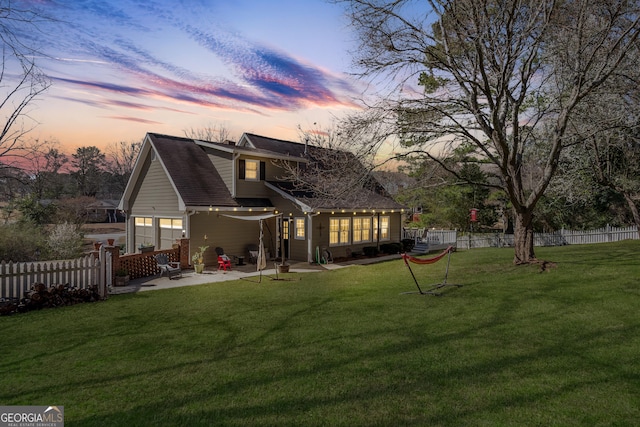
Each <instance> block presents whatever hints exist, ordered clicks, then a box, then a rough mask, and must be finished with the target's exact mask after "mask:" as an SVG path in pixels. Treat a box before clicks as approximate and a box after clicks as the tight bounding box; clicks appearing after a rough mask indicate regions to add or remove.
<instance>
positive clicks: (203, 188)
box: [149, 133, 240, 207]
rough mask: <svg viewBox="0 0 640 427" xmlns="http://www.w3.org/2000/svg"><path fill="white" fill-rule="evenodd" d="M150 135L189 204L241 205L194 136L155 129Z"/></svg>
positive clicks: (186, 202)
mask: <svg viewBox="0 0 640 427" xmlns="http://www.w3.org/2000/svg"><path fill="white" fill-rule="evenodd" d="M149 137H150V138H151V142H152V144H153V146H154V148H155V149H156V152H157V153H158V156H160V159H161V160H162V163H163V164H164V166H165V168H166V169H167V172H168V173H169V175H170V177H171V179H172V181H173V183H174V185H175V186H176V189H177V190H178V193H180V197H182V200H183V201H184V203H185V205H187V206H211V205H212V206H229V207H239V206H240V205H239V204H238V203H237V202H236V201H235V200H234V199H233V198H232V197H231V193H230V192H229V190H228V189H227V186H226V185H225V184H224V182H223V181H222V178H221V177H220V174H219V173H218V171H217V170H216V168H215V167H213V164H212V163H211V160H209V157H208V156H207V154H206V153H205V152H204V150H203V149H202V148H201V147H200V146H198V145H197V144H196V143H195V142H194V141H193V140H192V139H187V138H180V137H176V136H168V135H159V134H155V133H150V134H149Z"/></svg>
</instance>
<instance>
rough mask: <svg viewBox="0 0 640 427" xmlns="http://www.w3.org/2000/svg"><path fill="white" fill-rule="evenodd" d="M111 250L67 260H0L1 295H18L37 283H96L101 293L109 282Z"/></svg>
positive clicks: (104, 292) (102, 250) (79, 286)
mask: <svg viewBox="0 0 640 427" xmlns="http://www.w3.org/2000/svg"><path fill="white" fill-rule="evenodd" d="M111 270H112V269H111V254H110V253H108V252H105V251H104V248H101V250H100V251H99V252H95V253H94V254H92V255H88V256H85V257H83V258H79V259H75V260H66V261H45V262H15V263H14V262H5V261H2V262H0V298H10V299H14V298H17V299H20V298H23V297H24V296H25V294H26V293H27V292H28V291H29V290H31V287H32V286H33V285H34V284H36V283H43V284H45V285H47V286H52V285H67V284H68V285H70V286H73V287H75V288H80V289H86V288H89V287H90V286H94V285H97V286H98V290H99V292H100V296H101V297H106V295H107V286H106V285H107V283H111Z"/></svg>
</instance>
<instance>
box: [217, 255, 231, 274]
mask: <svg viewBox="0 0 640 427" xmlns="http://www.w3.org/2000/svg"><path fill="white" fill-rule="evenodd" d="M227 269H229V270H231V259H230V258H229V257H228V256H226V255H219V256H218V270H224V271H227Z"/></svg>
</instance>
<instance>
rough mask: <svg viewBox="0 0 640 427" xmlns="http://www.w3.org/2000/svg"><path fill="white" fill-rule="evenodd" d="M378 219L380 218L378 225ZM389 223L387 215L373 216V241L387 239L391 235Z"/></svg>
mask: <svg viewBox="0 0 640 427" xmlns="http://www.w3.org/2000/svg"><path fill="white" fill-rule="evenodd" d="M378 219H379V220H380V224H379V225H378ZM389 224H390V221H389V217H388V216H380V217H374V218H373V240H375V241H378V240H380V241H382V240H389V239H390V237H391V232H390V229H389ZM378 231H380V236H378Z"/></svg>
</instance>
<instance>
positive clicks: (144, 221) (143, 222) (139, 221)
mask: <svg viewBox="0 0 640 427" xmlns="http://www.w3.org/2000/svg"><path fill="white" fill-rule="evenodd" d="M152 226H153V218H145V217H141V216H138V217H136V227H152Z"/></svg>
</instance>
